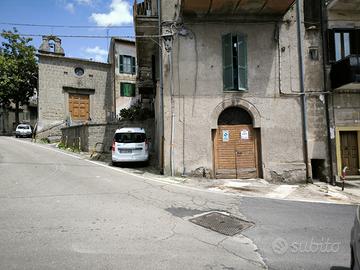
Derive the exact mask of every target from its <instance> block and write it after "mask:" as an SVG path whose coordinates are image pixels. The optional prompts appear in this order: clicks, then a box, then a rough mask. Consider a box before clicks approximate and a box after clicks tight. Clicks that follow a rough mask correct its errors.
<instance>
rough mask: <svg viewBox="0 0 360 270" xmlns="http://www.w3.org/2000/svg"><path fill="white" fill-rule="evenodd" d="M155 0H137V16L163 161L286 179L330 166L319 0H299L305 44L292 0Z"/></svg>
mask: <svg viewBox="0 0 360 270" xmlns="http://www.w3.org/2000/svg"><path fill="white" fill-rule="evenodd" d="M159 2H160V3H161V6H160V7H158V6H157V1H150V0H145V1H141V3H137V2H136V1H135V4H134V16H135V32H136V35H137V40H136V43H137V56H138V59H137V61H138V65H139V76H138V80H139V81H138V84H139V85H141V84H147V86H148V88H152V90H153V91H154V92H155V93H156V100H155V111H156V119H157V121H156V125H157V129H156V130H157V131H156V134H157V136H156V141H157V145H156V148H157V149H158V153H159V155H158V158H159V163H160V167H161V169H163V170H164V172H165V173H166V174H175V175H182V174H191V173H193V172H195V171H196V172H198V171H199V168H200V171H201V170H203V172H204V174H207V173H210V174H211V176H213V177H219V178H253V177H263V178H265V179H268V180H273V181H289V182H296V181H305V180H306V178H311V177H312V176H313V175H315V176H316V177H319V178H320V177H324V176H325V175H328V167H329V160H328V140H327V138H328V136H327V121H326V110H325V107H326V102H325V101H326V100H327V99H326V98H325V95H326V91H325V87H324V81H325V80H324V76H323V65H322V63H323V51H322V42H321V41H322V31H321V27H320V17H321V16H320V10H321V9H320V7H321V6H320V2H318V1H301V4H299V6H300V11H299V15H300V17H301V18H314V19H315V20H314V22H310V23H309V22H308V21H304V20H302V19H301V18H300V21H301V23H300V33H301V34H300V38H301V39H302V42H300V44H301V45H302V47H300V48H302V50H299V47H298V43H297V40H298V37H297V33H298V30H297V21H298V20H297V12H296V11H297V9H296V5H295V4H296V2H295V1H294V0H277V1H275V0H274V1H265V0H264V1H240V2H239V1H224V0H216V1H211V0H201V1H181V2H179V1H176V0H170V1H168V0H167V1H164V0H160V1H159ZM317 5H318V6H317ZM309 6H310V7H309ZM309 13H310V14H309ZM142 35H143V36H144V37H141V36H142ZM154 35H161V38H160V39H159V40H156V39H154V38H153V36H154ZM146 36H150V37H152V38H146ZM159 45H161V47H162V49H161V50H159ZM300 52H302V54H300ZM300 56H302V57H300ZM299 59H301V61H299ZM300 63H303V65H300ZM299 67H302V68H301V69H300V68H299ZM302 69H303V70H304V72H303V73H301V72H299V71H300V70H302ZM142 71H146V72H142ZM158 71H159V72H158ZM144 74H145V75H146V74H147V76H145V75H144ZM153 74H155V76H154V75H153ZM301 75H303V79H302V78H301V77H300V76H301ZM154 78H155V80H153V79H154ZM301 82H304V84H303V85H302V84H301Z"/></svg>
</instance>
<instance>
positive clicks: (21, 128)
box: [15, 124, 32, 138]
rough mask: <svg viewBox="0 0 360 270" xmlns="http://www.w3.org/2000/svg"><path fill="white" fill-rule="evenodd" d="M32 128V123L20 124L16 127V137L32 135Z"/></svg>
mask: <svg viewBox="0 0 360 270" xmlns="http://www.w3.org/2000/svg"><path fill="white" fill-rule="evenodd" d="M31 135H32V129H31V126H30V125H27V124H20V125H18V126H17V127H16V130H15V137H16V138H19V137H31Z"/></svg>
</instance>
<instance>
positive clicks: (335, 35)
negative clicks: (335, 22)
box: [328, 29, 360, 61]
mask: <svg viewBox="0 0 360 270" xmlns="http://www.w3.org/2000/svg"><path fill="white" fill-rule="evenodd" d="M328 48H329V61H339V60H341V59H344V58H345V57H347V56H349V55H351V54H360V30H359V29H329V30H328Z"/></svg>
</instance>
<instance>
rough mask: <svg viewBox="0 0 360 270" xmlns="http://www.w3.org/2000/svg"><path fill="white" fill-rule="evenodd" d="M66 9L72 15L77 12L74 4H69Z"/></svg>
mask: <svg viewBox="0 0 360 270" xmlns="http://www.w3.org/2000/svg"><path fill="white" fill-rule="evenodd" d="M65 9H66V10H67V11H69V12H70V13H74V12H75V6H74V4H73V3H67V4H66V5H65Z"/></svg>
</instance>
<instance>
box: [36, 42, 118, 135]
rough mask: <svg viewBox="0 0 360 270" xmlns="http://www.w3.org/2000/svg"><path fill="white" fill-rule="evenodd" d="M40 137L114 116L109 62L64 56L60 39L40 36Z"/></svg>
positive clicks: (102, 121)
mask: <svg viewBox="0 0 360 270" xmlns="http://www.w3.org/2000/svg"><path fill="white" fill-rule="evenodd" d="M37 56H38V58H39V103H38V134H42V135H40V137H45V136H49V135H59V134H61V132H60V128H61V127H64V126H66V125H69V124H71V125H73V124H82V123H89V122H92V123H105V122H107V121H110V120H111V119H113V118H114V112H115V107H114V106H115V105H114V99H113V93H112V83H113V79H112V73H111V65H110V64H107V63H101V62H94V61H89V60H85V59H78V58H72V57H65V53H64V50H63V49H62V47H61V40H60V39H59V38H57V37H54V36H44V37H43V43H42V45H41V46H40V48H39V51H38V55H37Z"/></svg>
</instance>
